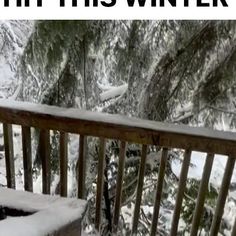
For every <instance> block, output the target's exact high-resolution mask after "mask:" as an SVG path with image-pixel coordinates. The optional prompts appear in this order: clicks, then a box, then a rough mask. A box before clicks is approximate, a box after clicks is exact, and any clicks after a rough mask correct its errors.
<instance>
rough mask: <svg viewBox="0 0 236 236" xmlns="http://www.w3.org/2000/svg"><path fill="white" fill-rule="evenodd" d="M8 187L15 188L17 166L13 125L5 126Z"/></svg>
mask: <svg viewBox="0 0 236 236" xmlns="http://www.w3.org/2000/svg"><path fill="white" fill-rule="evenodd" d="M3 135H4V148H5V162H6V174H7V187H8V188H15V187H16V184H15V165H14V151H13V137H12V125H10V124H3Z"/></svg>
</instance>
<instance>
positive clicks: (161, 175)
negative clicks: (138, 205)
mask: <svg viewBox="0 0 236 236" xmlns="http://www.w3.org/2000/svg"><path fill="white" fill-rule="evenodd" d="M167 155H168V149H167V148H163V150H162V155H161V163H160V167H159V172H158V180H157V189H156V197H155V204H154V212H153V217H152V225H151V236H155V235H156V231H157V223H158V217H159V210H160V204H161V195H162V186H163V181H164V176H165V168H166V163H167V157H168V156H167Z"/></svg>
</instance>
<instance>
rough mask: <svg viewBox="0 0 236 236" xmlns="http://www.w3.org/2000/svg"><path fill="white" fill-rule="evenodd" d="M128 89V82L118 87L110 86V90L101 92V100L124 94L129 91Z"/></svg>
mask: <svg viewBox="0 0 236 236" xmlns="http://www.w3.org/2000/svg"><path fill="white" fill-rule="evenodd" d="M127 89H128V84H123V85H121V86H118V87H110V88H109V89H108V90H106V91H105V92H102V93H101V94H100V100H101V101H102V102H104V101H107V100H109V99H112V98H116V97H118V96H122V95H123V94H124V93H125V92H126V91H127Z"/></svg>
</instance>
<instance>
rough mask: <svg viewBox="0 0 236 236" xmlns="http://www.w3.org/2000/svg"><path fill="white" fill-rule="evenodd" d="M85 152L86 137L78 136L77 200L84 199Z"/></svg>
mask: <svg viewBox="0 0 236 236" xmlns="http://www.w3.org/2000/svg"><path fill="white" fill-rule="evenodd" d="M85 150H86V137H85V136H84V135H80V136H79V159H78V163H77V176H78V198H82V199H84V198H85V170H86V160H85Z"/></svg>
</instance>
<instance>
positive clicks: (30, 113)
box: [0, 99, 236, 155]
mask: <svg viewBox="0 0 236 236" xmlns="http://www.w3.org/2000/svg"><path fill="white" fill-rule="evenodd" d="M0 122H3V123H10V124H19V125H23V126H32V127H38V128H41V129H53V130H59V131H64V132H71V133H79V134H83V135H91V136H98V137H105V138H113V139H119V140H124V141H130V142H136V143H142V144H152V145H160V146H165V147H175V148H183V149H188V148H191V149H192V150H196V151H204V152H213V153H219V154H227V155H228V154H232V153H236V145H235V144H236V134H235V133H233V132H222V131H216V130H210V129H207V128H200V127H189V126H186V125H175V124H169V123H162V122H156V121H149V120H142V119H138V118H134V117H126V116H121V115H112V114H105V113H98V112H92V111H84V110H79V109H75V108H61V107H56V106H48V105H42V104H34V103H28V102H19V101H12V100H5V99H0Z"/></svg>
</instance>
